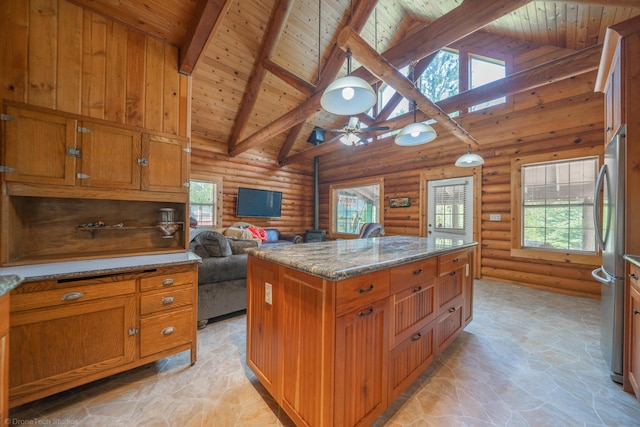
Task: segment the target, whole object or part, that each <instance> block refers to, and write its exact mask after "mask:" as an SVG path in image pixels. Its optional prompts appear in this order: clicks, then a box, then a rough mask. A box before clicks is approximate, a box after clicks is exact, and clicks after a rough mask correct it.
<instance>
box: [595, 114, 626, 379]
mask: <svg viewBox="0 0 640 427" xmlns="http://www.w3.org/2000/svg"><path fill="white" fill-rule="evenodd" d="M624 132H625V127H624V126H621V127H620V128H619V129H618V132H617V133H616V135H615V136H614V137H613V139H612V140H611V141H610V142H609V144H608V145H607V147H606V149H605V153H604V165H603V166H602V168H601V169H600V173H599V174H598V180H597V181H596V192H595V198H594V200H595V203H594V207H595V214H594V216H593V217H594V222H595V229H596V239H597V241H598V244H599V246H600V249H601V250H602V266H601V267H599V268H597V269H595V270H593V272H592V273H591V274H592V275H593V277H594V278H595V279H596V280H598V281H599V282H600V283H601V286H602V292H601V338H600V340H601V342H600V343H601V347H602V353H603V355H604V358H605V360H606V361H607V364H608V365H609V367H610V370H611V379H612V380H613V381H615V382H617V383H622V358H623V354H624V352H623V346H624V316H623V311H624V273H625V262H624V259H623V257H622V256H623V255H624V247H625V246H624V238H625V236H624V212H625V209H624V203H625V196H624V193H625V153H626V142H625V134H624ZM601 190H602V191H601ZM601 195H602V217H601V216H600V210H599V206H600V196H601Z"/></svg>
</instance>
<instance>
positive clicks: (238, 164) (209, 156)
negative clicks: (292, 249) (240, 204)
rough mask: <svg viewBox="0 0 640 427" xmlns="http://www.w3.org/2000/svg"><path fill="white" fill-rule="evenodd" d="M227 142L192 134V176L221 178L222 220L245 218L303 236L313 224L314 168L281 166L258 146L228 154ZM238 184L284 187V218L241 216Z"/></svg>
mask: <svg viewBox="0 0 640 427" xmlns="http://www.w3.org/2000/svg"><path fill="white" fill-rule="evenodd" d="M228 148H229V146H228V144H227V143H226V142H217V141H214V140H211V139H207V138H203V137H199V136H195V135H194V136H193V137H192V152H191V179H192V180H202V181H215V180H222V192H223V195H222V199H223V200H222V224H221V227H222V228H224V227H228V226H230V225H231V224H233V223H234V222H236V221H245V222H249V223H252V224H255V225H256V226H259V227H265V228H270V227H273V228H278V229H279V230H280V231H281V232H293V233H298V234H300V235H301V236H302V237H304V232H305V231H306V230H309V229H312V228H313V209H314V203H313V200H314V183H313V170H312V169H310V167H309V165H307V164H294V165H292V166H285V167H280V166H277V165H275V164H274V162H273V158H274V157H273V156H275V155H276V154H277V153H274V154H271V156H270V159H268V158H265V157H263V156H261V155H258V154H257V153H256V152H255V150H252V151H250V152H248V153H244V154H242V155H240V156H238V157H229V155H228V153H227V151H228ZM238 187H250V188H260V189H264V190H274V191H282V193H283V194H282V217H281V218H238V217H236V202H237V197H238Z"/></svg>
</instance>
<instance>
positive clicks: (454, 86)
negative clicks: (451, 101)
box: [416, 49, 460, 102]
mask: <svg viewBox="0 0 640 427" xmlns="http://www.w3.org/2000/svg"><path fill="white" fill-rule="evenodd" d="M459 76H460V60H459V55H458V52H455V51H451V50H445V49H443V50H441V51H439V52H438V54H437V55H436V57H435V58H433V61H431V63H430V64H429V66H428V67H427V69H426V70H425V71H424V73H422V74H421V75H420V77H419V78H418V79H417V82H416V84H417V86H418V88H420V92H422V93H424V94H425V95H426V97H427V98H429V100H431V101H433V102H438V101H442V100H443V99H446V98H449V97H450V96H453V95H456V94H457V93H458V92H459V91H460V77H459Z"/></svg>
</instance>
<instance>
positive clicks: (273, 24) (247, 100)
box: [228, 0, 293, 147]
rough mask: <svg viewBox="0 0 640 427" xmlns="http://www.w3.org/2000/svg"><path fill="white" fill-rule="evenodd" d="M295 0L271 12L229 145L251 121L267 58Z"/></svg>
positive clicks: (280, 3)
mask: <svg viewBox="0 0 640 427" xmlns="http://www.w3.org/2000/svg"><path fill="white" fill-rule="evenodd" d="M292 1H293V0H280V1H278V4H276V6H275V8H274V9H273V12H272V13H271V19H269V24H267V28H266V30H265V32H264V34H265V36H264V39H263V41H262V46H261V47H260V53H259V54H258V58H257V59H256V62H255V64H254V66H253V71H252V73H251V76H250V77H249V82H248V83H247V88H246V89H245V91H244V93H243V94H242V101H241V102H240V109H239V110H238V114H237V115H236V120H235V124H234V126H233V131H232V132H231V138H230V139H229V144H228V145H229V147H231V146H232V145H234V144H235V143H236V142H237V141H238V139H239V138H240V135H242V133H243V132H244V130H245V129H246V127H247V123H248V122H249V117H250V116H251V112H252V111H253V107H254V106H255V105H256V100H257V98H258V94H259V93H260V86H261V85H262V81H263V80H264V77H265V75H266V73H267V70H266V69H265V67H264V64H265V60H266V59H268V58H269V57H270V56H271V52H273V49H274V47H275V46H276V44H277V42H278V39H280V35H281V34H282V31H283V30H284V26H285V24H286V23H287V17H288V16H289V12H290V11H291V2H292Z"/></svg>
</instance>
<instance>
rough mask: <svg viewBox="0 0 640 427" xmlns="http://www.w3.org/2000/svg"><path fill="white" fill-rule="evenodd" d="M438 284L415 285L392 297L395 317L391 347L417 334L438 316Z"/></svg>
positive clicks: (432, 282)
mask: <svg viewBox="0 0 640 427" xmlns="http://www.w3.org/2000/svg"><path fill="white" fill-rule="evenodd" d="M435 290H436V286H435V283H434V281H431V283H430V284H420V285H415V286H414V287H412V288H409V289H405V290H404V291H402V292H398V293H396V294H394V295H392V297H391V301H392V304H393V317H392V327H391V333H392V335H391V344H390V345H391V347H394V346H395V344H396V343H400V342H402V341H404V340H406V339H407V338H408V337H410V336H411V335H413V334H415V331H416V329H417V328H418V329H419V328H422V327H423V326H424V325H426V324H428V323H430V322H431V321H432V320H434V319H435V317H436V312H437V307H436V294H435Z"/></svg>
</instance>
